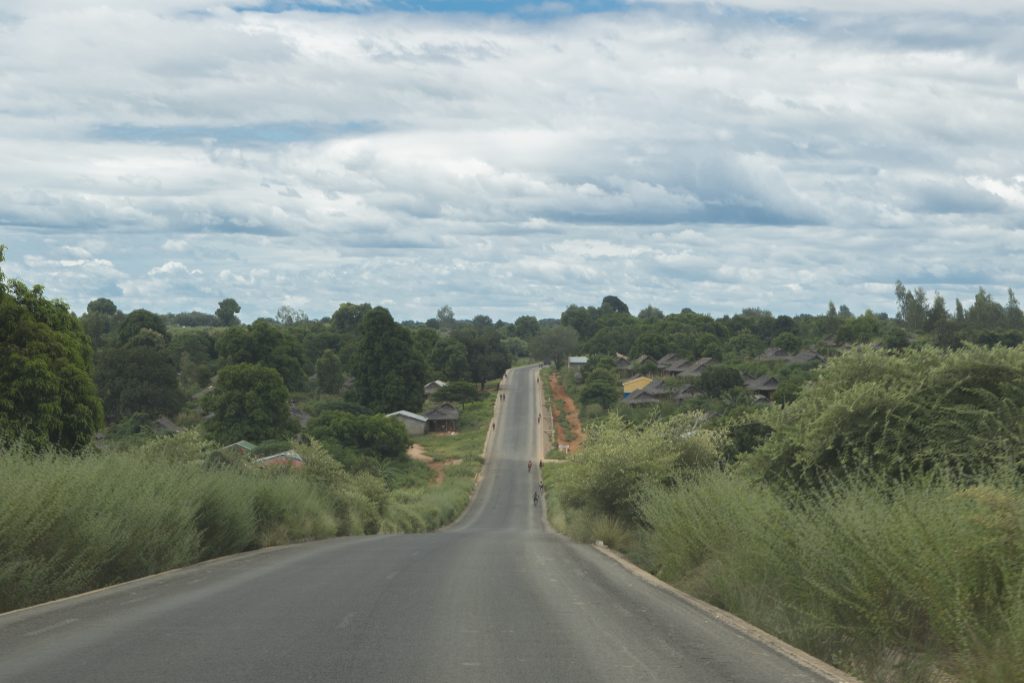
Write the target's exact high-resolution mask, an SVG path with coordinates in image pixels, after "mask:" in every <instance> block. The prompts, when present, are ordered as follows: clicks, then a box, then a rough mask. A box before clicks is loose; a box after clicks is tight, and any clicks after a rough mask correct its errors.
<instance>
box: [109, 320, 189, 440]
mask: <svg viewBox="0 0 1024 683" xmlns="http://www.w3.org/2000/svg"><path fill="white" fill-rule="evenodd" d="M132 339H133V343H131V344H129V345H126V346H117V347H110V348H105V349H101V350H100V351H99V353H97V356H96V385H97V386H98V387H99V390H100V396H101V398H102V399H103V407H104V409H105V410H106V413H107V417H108V418H109V419H111V420H121V419H123V418H126V417H130V416H132V415H134V414H136V413H139V414H142V415H146V416H148V417H156V416H159V415H171V416H173V415H176V414H177V413H178V411H179V410H181V406H182V405H184V403H185V396H184V395H183V394H182V393H181V390H180V389H179V388H178V372H177V369H176V368H175V366H174V361H173V360H172V359H171V356H170V354H169V353H168V351H167V347H166V344H164V343H162V339H163V338H162V337H160V335H158V334H157V333H156V332H153V331H151V330H148V329H147V330H143V331H142V332H141V333H139V334H138V335H136V336H135V337H133V338H132ZM157 340H160V341H157Z"/></svg>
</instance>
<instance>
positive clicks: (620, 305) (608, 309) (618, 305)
mask: <svg viewBox="0 0 1024 683" xmlns="http://www.w3.org/2000/svg"><path fill="white" fill-rule="evenodd" d="M601 312H602V313H625V314H626V315H629V306H627V305H626V304H625V303H624V302H623V301H622V299H620V298H619V297H617V296H612V295H611V294H609V295H608V296H606V297H605V298H604V299H602V300H601Z"/></svg>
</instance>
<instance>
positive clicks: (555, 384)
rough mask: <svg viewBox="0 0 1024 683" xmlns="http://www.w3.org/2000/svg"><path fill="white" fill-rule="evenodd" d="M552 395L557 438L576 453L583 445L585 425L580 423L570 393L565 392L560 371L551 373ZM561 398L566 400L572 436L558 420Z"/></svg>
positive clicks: (552, 409) (567, 418)
mask: <svg viewBox="0 0 1024 683" xmlns="http://www.w3.org/2000/svg"><path fill="white" fill-rule="evenodd" d="M550 384H551V396H552V397H553V398H554V400H553V401H552V404H551V417H552V418H553V422H554V427H555V440H556V441H557V442H558V444H559V445H561V444H566V445H567V446H568V448H569V452H570V453H575V452H576V449H578V448H579V447H580V446H582V445H583V426H582V425H581V424H580V414H579V411H578V410H576V404H575V403H574V402H573V400H572V399H571V398H570V397H569V394H567V393H566V392H565V388H564V387H563V386H562V384H561V382H559V381H558V373H557V372H553V373H551V380H550ZM559 399H561V400H562V401H564V404H563V405H564V406H565V419H566V420H567V421H568V422H569V427H571V428H572V436H571V440H570V435H568V434H566V433H565V430H564V429H562V425H561V424H559V422H558V416H559V415H560V414H561V412H560V411H559V409H558V401H559Z"/></svg>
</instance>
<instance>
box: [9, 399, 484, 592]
mask: <svg viewBox="0 0 1024 683" xmlns="http://www.w3.org/2000/svg"><path fill="white" fill-rule="evenodd" d="M492 407H493V398H489V399H487V400H484V401H480V402H478V403H474V404H468V405H467V406H466V409H465V411H464V412H463V420H462V431H461V432H460V433H459V435H458V436H436V435H431V437H429V438H426V439H425V440H424V442H423V443H424V447H425V448H426V449H427V452H428V453H430V454H431V455H432V456H433V457H434V458H435V459H436V460H452V459H456V458H461V459H462V462H461V463H458V464H449V465H448V466H446V467H445V469H444V473H445V477H444V481H443V482H442V483H441V484H439V485H437V484H432V483H430V479H432V476H431V473H430V472H429V471H427V470H426V468H425V467H424V466H423V465H422V464H420V463H405V462H402V463H397V462H389V461H382V462H381V467H380V468H379V469H380V470H381V471H379V472H371V471H362V472H359V473H358V474H353V473H351V472H349V471H347V470H346V469H345V468H344V466H342V465H341V463H339V462H338V461H337V460H335V459H334V458H332V457H331V455H330V454H329V453H328V451H327V450H326V449H325V448H324V447H322V446H321V445H320V444H317V443H316V442H314V443H312V444H305V445H303V444H292V446H293V447H294V448H295V449H296V450H297V451H299V453H300V454H301V455H302V457H303V460H304V461H305V467H304V468H302V469H300V470H291V469H289V468H287V467H285V468H272V469H261V468H257V467H254V466H252V465H250V464H248V463H247V462H226V461H225V460H224V459H223V458H220V459H217V458H214V457H211V452H212V448H213V447H212V444H209V443H207V442H205V441H203V440H202V438H201V437H200V436H199V435H198V434H197V433H196V432H194V431H189V432H184V433H182V434H179V435H176V436H173V437H167V438H160V439H152V440H149V441H146V442H134V441H132V442H128V443H125V444H123V445H122V446H120V447H118V448H113V449H111V450H107V451H104V452H102V453H101V452H94V453H91V454H87V455H84V456H81V457H74V458H72V457H69V456H67V455H63V454H57V453H52V454H44V455H38V454H34V453H29V452H27V451H24V450H22V449H19V448H17V447H15V448H8V449H5V450H0V612H3V611H7V610H11V609H17V608H19V607H25V606H28V605H32V604H36V603H39V602H44V601H47V600H51V599H55V598H58V597H62V596H66V595H72V594H75V593H80V592H83V591H87V590H91V589H95V588H100V587H102V586H107V585H111V584H114V583H119V582H122V581H126V580H129V579H133V578H138V577H140V576H145V575H147V574H153V573H156V572H160V571H164V570H167V569H172V568H174V567H180V566H184V565H187V564H191V563H194V562H198V561H200V560H204V559H208V558H211V557H216V556H220V555H226V554H230V553H236V552H240V551H243V550H248V549H255V548H260V547H265V546H270V545H277V544H281V543H289V542H294V541H301V540H308V539H316V538H326V537H330V536H334V535H351V534H364V533H378V532H383V533H396V532H421V531H430V530H432V529H436V528H438V527H440V526H443V525H445V524H448V523H450V522H451V521H453V520H454V519H455V518H456V517H457V516H458V515H459V514H460V513H461V512H462V510H464V509H465V507H466V504H467V503H468V502H469V498H470V496H471V495H472V491H473V487H474V485H475V482H476V475H477V474H478V473H479V471H480V467H481V464H482V462H483V461H482V458H481V457H480V456H481V453H482V451H483V445H484V440H485V438H486V436H487V430H488V429H489V427H490V419H491V410H492ZM390 470H396V472H391V471H390ZM405 470H410V471H405ZM412 470H416V471H412ZM418 470H424V471H423V472H419V471H418ZM389 474H390V475H393V476H389ZM421 475H422V476H421ZM389 482H390V483H389Z"/></svg>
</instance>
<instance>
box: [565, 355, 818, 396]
mask: <svg viewBox="0 0 1024 683" xmlns="http://www.w3.org/2000/svg"><path fill="white" fill-rule="evenodd" d="M756 360H758V361H761V362H765V363H777V364H797V363H799V364H819V363H822V362H824V360H825V358H824V356H822V355H821V354H819V353H818V352H816V351H814V350H809V349H808V350H803V351H800V352H798V353H793V354H790V353H787V352H785V351H783V350H782V349H778V348H769V349H767V350H766V351H765V352H764V353H762V354H761V355H760V356H758V357H757V359H756ZM587 362H588V358H587V357H586V356H571V357H570V358H569V362H568V366H567V370H568V371H569V372H571V373H573V374H574V375H575V376H576V377H577V378H580V377H581V376H582V372H583V368H584V367H586V365H587ZM717 362H718V361H716V360H715V359H713V358H710V357H701V358H685V357H681V356H677V355H676V354H674V353H668V354H665V355H664V356H662V357H661V358H658V359H654V358H651V357H649V356H640V357H639V358H633V359H631V358H629V357H628V356H625V355H623V354H621V353H620V354H616V356H615V366H616V368H617V369H618V371H619V375H620V377H621V379H622V403H623V404H624V405H627V406H643V405H655V404H660V403H662V402H667V401H672V402H675V403H684V402H686V401H688V400H690V399H693V398H697V397H699V396H701V393H700V390H699V388H698V387H699V386H700V383H699V379H700V377H701V375H702V373H703V372H704V371H705V370H706V369H707V368H709V367H712V366H714V365H715V364H716V363H717ZM743 386H744V388H745V389H746V390H747V391H748V392H750V394H751V396H752V398H753V399H754V400H755V401H770V400H772V396H773V395H774V393H775V391H776V389H778V387H779V380H778V378H776V377H774V376H773V375H771V374H765V375H761V376H758V377H747V376H744V377H743Z"/></svg>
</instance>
